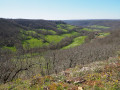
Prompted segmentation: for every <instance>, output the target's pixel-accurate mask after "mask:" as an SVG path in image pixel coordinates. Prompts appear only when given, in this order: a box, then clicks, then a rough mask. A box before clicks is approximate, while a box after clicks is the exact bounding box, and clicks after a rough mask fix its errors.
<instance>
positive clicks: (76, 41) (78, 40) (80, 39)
mask: <svg viewBox="0 0 120 90" xmlns="http://www.w3.org/2000/svg"><path fill="white" fill-rule="evenodd" d="M86 37H87V36H80V37H77V38H75V39H73V42H72V43H71V44H69V45H68V46H65V47H63V48H62V49H68V48H73V47H75V46H79V45H81V44H83V43H84V41H85V38H86Z"/></svg>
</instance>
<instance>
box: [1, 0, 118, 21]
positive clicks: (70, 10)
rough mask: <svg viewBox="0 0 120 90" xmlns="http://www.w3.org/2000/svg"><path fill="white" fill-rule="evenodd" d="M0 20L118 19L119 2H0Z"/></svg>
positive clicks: (48, 0) (97, 0) (12, 0)
mask: <svg viewBox="0 0 120 90" xmlns="http://www.w3.org/2000/svg"><path fill="white" fill-rule="evenodd" d="M0 18H25V19H46V20H68V19H120V0H0Z"/></svg>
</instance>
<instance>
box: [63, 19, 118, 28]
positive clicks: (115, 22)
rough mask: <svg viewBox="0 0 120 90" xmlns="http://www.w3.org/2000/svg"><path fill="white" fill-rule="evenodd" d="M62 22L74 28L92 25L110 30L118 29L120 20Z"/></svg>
mask: <svg viewBox="0 0 120 90" xmlns="http://www.w3.org/2000/svg"><path fill="white" fill-rule="evenodd" d="M64 22H66V23H68V24H71V25H76V26H92V25H100V26H107V27H112V28H116V27H117V28H118V27H119V25H120V20H119V19H118V20H64Z"/></svg>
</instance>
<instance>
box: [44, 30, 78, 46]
mask: <svg viewBox="0 0 120 90" xmlns="http://www.w3.org/2000/svg"><path fill="white" fill-rule="evenodd" d="M74 35H78V33H77V32H72V33H68V34H62V35H46V36H45V39H46V40H47V41H48V42H49V43H54V44H56V43H58V42H60V41H61V40H62V39H63V38H65V37H70V36H74Z"/></svg>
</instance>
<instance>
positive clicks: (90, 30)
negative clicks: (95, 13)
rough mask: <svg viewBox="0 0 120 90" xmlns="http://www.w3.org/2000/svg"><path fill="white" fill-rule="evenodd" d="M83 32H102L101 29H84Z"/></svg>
mask: <svg viewBox="0 0 120 90" xmlns="http://www.w3.org/2000/svg"><path fill="white" fill-rule="evenodd" d="M81 30H83V31H89V32H93V31H100V30H99V29H91V28H83V29H81Z"/></svg>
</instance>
